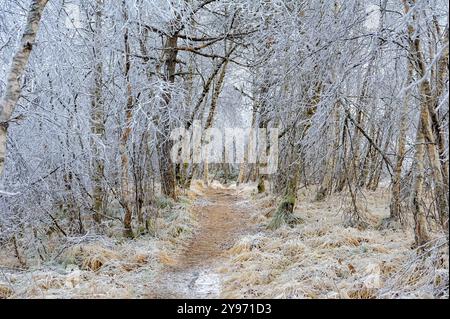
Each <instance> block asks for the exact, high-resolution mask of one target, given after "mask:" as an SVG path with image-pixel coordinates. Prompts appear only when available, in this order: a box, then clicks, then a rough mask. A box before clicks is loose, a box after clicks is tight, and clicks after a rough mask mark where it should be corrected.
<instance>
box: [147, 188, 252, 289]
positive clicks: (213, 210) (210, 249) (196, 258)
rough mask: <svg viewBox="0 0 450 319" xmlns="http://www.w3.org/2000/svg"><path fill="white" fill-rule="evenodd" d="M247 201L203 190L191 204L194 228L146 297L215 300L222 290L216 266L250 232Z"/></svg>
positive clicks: (221, 190)
mask: <svg viewBox="0 0 450 319" xmlns="http://www.w3.org/2000/svg"><path fill="white" fill-rule="evenodd" d="M249 209H253V207H252V204H251V203H250V202H249V200H248V199H246V198H245V197H242V196H240V195H238V194H236V190H230V189H224V188H219V189H215V188H208V189H205V190H204V192H203V194H202V195H201V197H199V198H198V199H197V200H196V201H195V202H194V205H193V211H194V218H195V219H196V220H197V229H196V230H195V233H194V235H193V237H192V238H191V239H190V240H189V242H188V243H187V245H186V246H185V248H184V249H183V251H182V253H181V254H180V255H179V256H178V257H177V258H176V260H174V262H173V263H171V264H170V265H168V267H166V268H164V270H163V271H162V272H161V273H160V274H159V275H158V277H157V280H156V284H155V285H154V287H155V288H154V291H152V292H151V293H150V294H149V295H148V296H147V297H148V298H218V297H219V296H220V294H221V291H222V280H221V275H220V273H218V271H217V269H218V267H219V266H220V265H221V264H222V263H223V262H224V259H225V258H226V257H225V256H224V254H225V252H226V251H227V250H228V249H230V248H231V247H232V246H233V245H234V244H235V241H236V238H240V237H241V236H243V235H248V234H250V233H252V231H254V229H255V227H254V225H252V223H251V220H250V214H249Z"/></svg>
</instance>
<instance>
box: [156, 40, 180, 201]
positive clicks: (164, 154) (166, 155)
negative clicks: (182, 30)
mask: <svg viewBox="0 0 450 319" xmlns="http://www.w3.org/2000/svg"><path fill="white" fill-rule="evenodd" d="M177 43H178V35H177V34H175V35H172V36H168V37H167V39H166V43H165V46H164V48H165V61H164V66H165V69H164V80H165V81H166V82H167V83H168V84H169V85H173V84H174V83H175V70H176V65H177V53H178V50H177ZM171 99H172V95H171V93H170V89H169V91H168V92H166V93H165V94H164V103H165V105H166V107H165V108H163V109H164V110H167V108H168V106H169V104H170V102H171ZM168 115H169V114H168V110H167V111H166V112H164V113H163V114H162V118H160V123H159V125H160V131H159V132H158V134H157V135H158V136H157V139H158V156H159V169H160V176H161V191H162V193H163V194H164V195H165V196H168V197H170V198H173V199H176V197H177V196H176V190H175V188H176V181H175V170H174V165H173V162H172V158H171V154H170V152H171V149H172V142H171V141H170V139H169V134H170V123H169V118H164V117H166V116H167V117H168Z"/></svg>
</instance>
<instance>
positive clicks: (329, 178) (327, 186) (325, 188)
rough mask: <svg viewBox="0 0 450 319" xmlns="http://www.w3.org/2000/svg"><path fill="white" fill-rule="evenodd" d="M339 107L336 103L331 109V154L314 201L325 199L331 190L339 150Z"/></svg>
mask: <svg viewBox="0 0 450 319" xmlns="http://www.w3.org/2000/svg"><path fill="white" fill-rule="evenodd" d="M339 107H340V103H339V102H337V103H336V104H335V106H334V108H333V118H334V119H333V129H332V130H330V131H331V134H329V136H330V138H332V139H333V143H332V145H331V154H329V155H328V158H327V159H326V164H325V172H324V176H323V179H322V183H321V184H320V187H319V190H318V191H317V194H316V200H318V201H321V200H323V199H325V197H327V196H328V195H329V194H330V193H331V192H332V188H333V174H334V170H335V169H336V158H337V154H336V153H337V152H338V148H339V135H340V132H339V131H340V129H339V118H340V116H339Z"/></svg>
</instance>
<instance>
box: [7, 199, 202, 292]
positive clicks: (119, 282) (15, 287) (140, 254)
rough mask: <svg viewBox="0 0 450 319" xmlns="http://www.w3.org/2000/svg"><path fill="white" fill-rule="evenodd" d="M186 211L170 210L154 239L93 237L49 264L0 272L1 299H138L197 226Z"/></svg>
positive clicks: (160, 221)
mask: <svg viewBox="0 0 450 319" xmlns="http://www.w3.org/2000/svg"><path fill="white" fill-rule="evenodd" d="M186 206H187V203H185V205H184V206H183V205H177V206H175V207H173V208H168V209H167V210H166V211H165V212H164V213H163V214H162V216H161V217H160V218H159V220H158V221H157V224H158V232H157V234H156V236H150V235H145V236H140V237H138V238H135V239H134V240H124V239H123V238H118V239H114V237H106V236H97V237H95V238H93V239H92V240H89V241H87V242H81V243H78V244H75V245H72V246H70V247H69V248H68V249H66V250H65V251H64V252H63V253H62V254H61V255H60V256H59V257H58V258H57V259H56V260H53V261H52V262H51V263H45V264H41V265H36V266H35V267H32V268H31V269H29V270H26V271H14V270H13V269H11V268H7V270H5V271H2V272H0V298H142V297H145V296H146V295H148V292H149V291H151V289H152V281H153V280H154V278H155V276H156V273H157V272H158V271H160V269H162V268H163V267H165V266H167V265H170V264H171V263H172V262H173V260H174V258H175V256H176V254H177V252H178V251H180V247H181V246H182V245H184V243H185V242H186V239H187V238H188V237H189V236H190V234H191V231H192V228H193V227H194V224H195V221H194V220H193V219H192V214H191V213H190V212H189V211H188V210H187V209H186Z"/></svg>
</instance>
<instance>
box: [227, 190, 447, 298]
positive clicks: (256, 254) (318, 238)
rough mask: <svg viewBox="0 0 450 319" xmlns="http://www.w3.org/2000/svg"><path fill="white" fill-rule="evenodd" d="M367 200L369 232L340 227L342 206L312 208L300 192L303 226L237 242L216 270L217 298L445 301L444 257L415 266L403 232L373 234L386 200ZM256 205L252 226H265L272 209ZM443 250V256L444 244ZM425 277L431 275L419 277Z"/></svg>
mask: <svg viewBox="0 0 450 319" xmlns="http://www.w3.org/2000/svg"><path fill="white" fill-rule="evenodd" d="M365 196H366V200H365V204H366V208H367V211H369V212H370V213H371V214H372V216H371V219H372V220H373V225H371V227H369V228H367V229H362V228H361V229H358V228H353V227H347V228H346V227H344V224H345V220H344V217H343V214H342V212H343V210H342V209H341V207H343V204H342V202H343V200H342V198H340V197H331V198H329V199H327V200H326V201H324V202H315V201H314V200H313V199H314V192H313V191H310V192H308V191H303V193H302V194H301V196H300V198H299V200H298V204H297V207H296V209H295V216H297V217H299V218H302V219H303V220H304V221H305V222H304V223H303V224H301V225H297V226H295V227H293V228H291V227H288V226H286V225H285V226H282V227H280V228H279V229H278V230H276V231H273V232H272V231H268V230H262V231H260V232H259V233H257V234H253V235H249V236H246V237H244V238H241V239H240V240H239V241H238V242H237V243H236V244H235V245H234V247H232V248H231V249H229V251H228V254H229V256H230V261H229V263H227V264H225V265H223V267H222V269H221V272H222V273H223V274H224V276H225V278H226V280H225V283H224V290H223V292H222V297H225V298H355V299H361V298H364V299H369V298H394V297H396V298H402V297H415V298H429V297H445V296H448V253H447V254H443V253H442V251H441V253H439V254H438V253H436V251H435V250H436V249H435V250H433V251H434V252H435V255H436V256H435V257H433V258H432V257H430V256H429V257H428V258H426V259H425V264H427V266H426V267H424V266H419V265H420V263H418V260H417V258H414V256H417V253H416V252H414V251H412V250H411V249H410V247H411V244H412V242H413V237H412V234H411V233H410V232H409V231H404V230H392V229H390V230H389V229H385V230H377V229H376V223H377V221H379V220H381V219H382V218H384V217H386V216H387V214H388V196H386V192H383V191H380V192H369V193H366V194H365ZM255 203H256V204H257V205H259V207H261V209H259V210H258V211H255V212H254V213H253V214H254V216H253V219H254V220H259V221H261V224H262V225H263V226H264V225H267V224H268V223H269V222H270V220H271V212H273V210H274V207H276V206H275V205H274V204H276V201H274V200H273V199H270V198H258V197H256V199H255ZM261 229H264V227H263V228H261ZM442 245H443V247H444V246H445V247H447V249H448V245H447V242H445V243H442ZM446 245H447V246H446ZM441 248H442V247H441ZM432 260H434V261H432ZM438 260H441V262H440V264H439V262H438ZM422 263H423V262H422ZM430 264H432V265H433V266H431V265H430ZM407 265H410V266H409V268H408V267H407ZM405 267H406V269H405ZM402 271H403V275H402V276H399V274H402ZM430 271H431V274H430ZM425 272H428V273H429V275H428V276H425V277H424V273H425ZM405 274H408V275H407V276H405Z"/></svg>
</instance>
